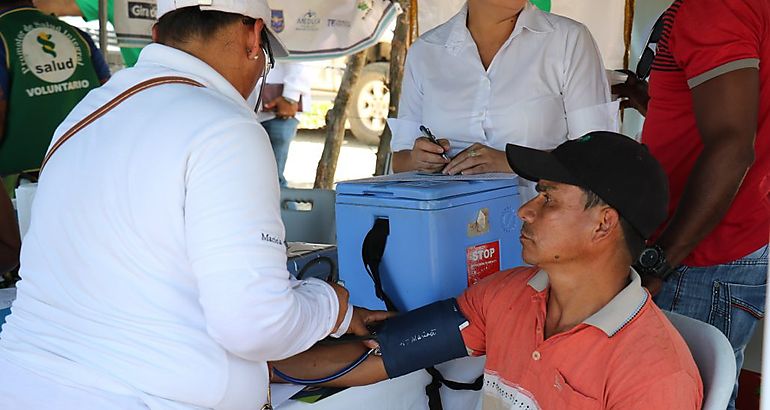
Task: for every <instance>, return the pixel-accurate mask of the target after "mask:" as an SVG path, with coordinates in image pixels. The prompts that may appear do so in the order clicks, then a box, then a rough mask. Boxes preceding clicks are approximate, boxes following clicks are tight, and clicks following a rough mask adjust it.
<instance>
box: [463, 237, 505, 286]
mask: <svg viewBox="0 0 770 410" xmlns="http://www.w3.org/2000/svg"><path fill="white" fill-rule="evenodd" d="M465 264H466V266H467V267H468V286H471V285H473V284H475V283H476V282H478V281H480V280H482V279H484V278H486V277H487V276H489V275H491V274H493V273H495V272H499V271H500V241H494V242H489V243H485V244H481V245H476V246H470V247H468V248H467V249H466V250H465Z"/></svg>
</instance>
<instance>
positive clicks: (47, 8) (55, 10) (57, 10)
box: [33, 0, 83, 16]
mask: <svg viewBox="0 0 770 410" xmlns="http://www.w3.org/2000/svg"><path fill="white" fill-rule="evenodd" d="M33 3H34V4H35V7H37V8H38V9H40V11H42V12H43V13H48V14H54V15H57V16H82V15H83V14H82V13H81V11H80V7H78V4H77V3H76V2H75V0H34V2H33Z"/></svg>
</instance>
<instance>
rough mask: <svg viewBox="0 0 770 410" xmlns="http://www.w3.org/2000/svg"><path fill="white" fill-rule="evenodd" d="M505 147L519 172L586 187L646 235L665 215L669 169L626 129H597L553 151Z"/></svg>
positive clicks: (656, 226) (651, 231) (519, 173)
mask: <svg viewBox="0 0 770 410" xmlns="http://www.w3.org/2000/svg"><path fill="white" fill-rule="evenodd" d="M505 151H506V154H507V156H508V164H510V166H511V168H512V169H513V171H514V172H516V173H517V174H518V175H519V176H520V177H522V178H525V179H528V180H530V181H539V180H541V179H547V180H549V181H554V182H561V183H564V184H569V185H576V186H579V187H583V188H587V189H589V190H591V191H593V192H594V193H596V195H598V196H599V198H601V199H602V200H603V201H604V202H606V203H607V204H608V205H610V206H611V207H613V208H615V210H617V211H618V213H619V214H620V215H621V216H622V217H623V218H624V219H625V220H626V221H628V223H629V224H630V225H631V226H632V227H633V228H634V229H636V230H637V231H638V232H639V234H641V235H642V237H643V238H645V239H647V238H649V237H650V236H651V235H652V234H653V233H654V232H655V230H656V229H658V227H659V226H660V224H662V223H663V221H665V220H666V217H667V215H668V178H667V177H666V173H665V172H664V171H663V167H661V166H660V163H658V161H657V160H656V159H655V158H653V156H652V154H650V151H649V150H648V149H647V147H646V146H645V145H643V144H640V143H638V142H636V141H634V140H633V139H631V138H628V137H626V136H625V135H622V134H617V133H614V132H608V131H596V132H591V133H588V134H586V135H584V136H583V137H581V138H578V139H576V140H570V141H567V142H564V143H562V144H561V145H559V146H558V147H556V149H554V150H553V151H550V152H549V151H541V150H537V149H533V148H527V147H523V146H521V145H513V144H508V145H507V146H506V148H505Z"/></svg>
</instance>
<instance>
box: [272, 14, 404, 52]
mask: <svg viewBox="0 0 770 410" xmlns="http://www.w3.org/2000/svg"><path fill="white" fill-rule="evenodd" d="M268 3H269V4H270V8H271V9H272V10H271V12H272V16H271V17H270V22H269V24H270V27H272V29H273V30H274V31H275V32H276V33H277V34H278V37H279V38H280V39H281V40H282V41H283V42H284V44H285V45H286V46H287V48H288V49H289V54H290V56H289V57H288V58H287V59H288V60H320V59H330V58H337V57H341V56H345V55H348V54H353V53H355V52H358V51H360V50H363V49H365V48H367V47H369V46H372V45H374V44H376V43H377V42H378V41H379V39H380V37H382V36H383V34H385V33H386V32H388V31H389V30H390V29H391V27H392V26H393V22H394V21H395V18H396V16H397V15H398V13H399V12H400V8H399V7H398V6H397V5H395V4H393V3H391V2H390V1H389V0H303V1H285V0H271V1H269V2H268Z"/></svg>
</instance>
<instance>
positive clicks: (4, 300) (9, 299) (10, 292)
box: [0, 288, 16, 309]
mask: <svg viewBox="0 0 770 410" xmlns="http://www.w3.org/2000/svg"><path fill="white" fill-rule="evenodd" d="M14 300H16V288H6V289H0V309H6V308H9V307H11V304H12V303H13V301H14Z"/></svg>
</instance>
